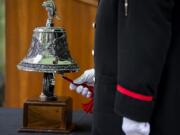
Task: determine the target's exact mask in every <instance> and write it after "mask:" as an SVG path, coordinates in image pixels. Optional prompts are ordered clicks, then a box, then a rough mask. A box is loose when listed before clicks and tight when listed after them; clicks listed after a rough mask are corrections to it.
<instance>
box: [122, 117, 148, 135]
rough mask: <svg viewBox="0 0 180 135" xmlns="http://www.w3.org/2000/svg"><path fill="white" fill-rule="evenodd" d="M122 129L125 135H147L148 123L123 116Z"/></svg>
mask: <svg viewBox="0 0 180 135" xmlns="http://www.w3.org/2000/svg"><path fill="white" fill-rule="evenodd" d="M122 130H123V131H124V133H125V134H126V135H149V133H150V124H149V123H148V122H137V121H133V120H130V119H128V118H125V117H124V118H123V124H122Z"/></svg>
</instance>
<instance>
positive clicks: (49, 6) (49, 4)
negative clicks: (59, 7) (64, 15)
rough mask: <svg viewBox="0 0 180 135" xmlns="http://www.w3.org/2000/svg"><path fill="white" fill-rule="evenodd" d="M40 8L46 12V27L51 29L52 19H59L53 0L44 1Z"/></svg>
mask: <svg viewBox="0 0 180 135" xmlns="http://www.w3.org/2000/svg"><path fill="white" fill-rule="evenodd" d="M42 6H43V7H44V8H45V9H46V10H47V12H48V19H47V22H46V27H52V26H53V19H54V17H56V18H57V19H59V17H58V16H57V15H56V6H55V3H54V1H53V0H45V1H44V2H43V4H42Z"/></svg>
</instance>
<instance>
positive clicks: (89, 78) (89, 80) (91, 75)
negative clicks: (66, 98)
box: [69, 68, 95, 98]
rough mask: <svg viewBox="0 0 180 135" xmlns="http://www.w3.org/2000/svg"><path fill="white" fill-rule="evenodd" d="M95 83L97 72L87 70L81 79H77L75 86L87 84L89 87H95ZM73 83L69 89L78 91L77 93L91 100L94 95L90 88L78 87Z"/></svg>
mask: <svg viewBox="0 0 180 135" xmlns="http://www.w3.org/2000/svg"><path fill="white" fill-rule="evenodd" d="M94 82H95V71H94V68H93V69H89V70H86V71H85V72H84V73H83V74H82V75H81V76H80V77H78V78H77V79H75V80H74V81H73V83H75V84H84V83H85V84H87V85H89V86H94ZM73 83H70V85H69V88H70V89H71V90H76V92H77V93H79V94H82V95H83V96H85V97H87V98H90V97H91V95H92V93H91V92H90V91H89V89H88V88H86V87H83V86H82V85H80V86H76V85H74V84H73Z"/></svg>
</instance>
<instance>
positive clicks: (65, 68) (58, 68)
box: [17, 62, 80, 73]
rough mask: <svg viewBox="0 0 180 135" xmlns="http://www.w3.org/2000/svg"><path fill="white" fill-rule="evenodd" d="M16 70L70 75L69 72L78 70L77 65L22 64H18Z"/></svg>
mask: <svg viewBox="0 0 180 135" xmlns="http://www.w3.org/2000/svg"><path fill="white" fill-rule="evenodd" d="M17 68H18V69H19V70H22V71H29V72H43V73H70V72H78V71H79V70H80V68H79V66H78V65H77V64H71V65H49V64H47V65H44V64H30V63H24V62H22V63H20V64H18V65H17Z"/></svg>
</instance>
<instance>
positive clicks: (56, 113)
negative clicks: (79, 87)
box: [19, 97, 74, 133]
mask: <svg viewBox="0 0 180 135" xmlns="http://www.w3.org/2000/svg"><path fill="white" fill-rule="evenodd" d="M23 115H24V116H23V128H21V129H20V130H19V132H48V133H70V132H71V131H72V130H73V128H74V126H73V124H72V99H71V98H70V97H58V98H57V100H56V101H40V100H39V98H35V99H30V100H27V101H26V102H25V103H24V112H23Z"/></svg>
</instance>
